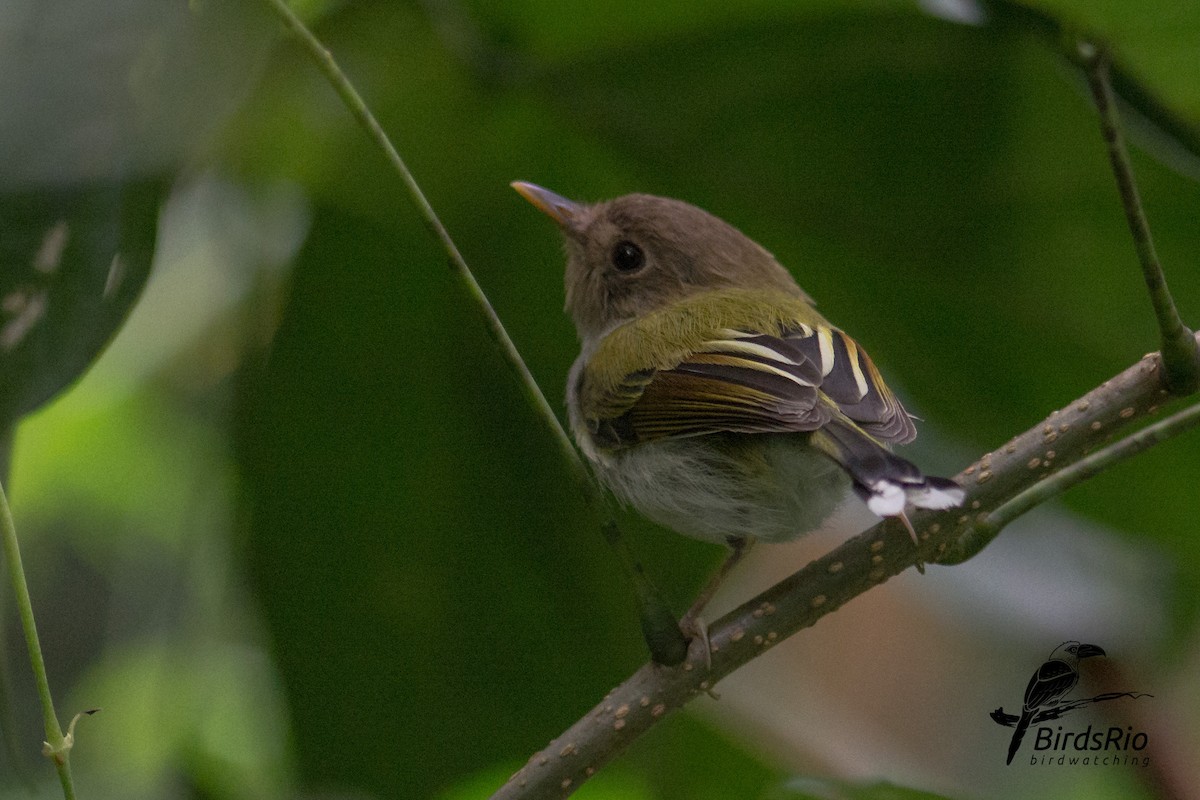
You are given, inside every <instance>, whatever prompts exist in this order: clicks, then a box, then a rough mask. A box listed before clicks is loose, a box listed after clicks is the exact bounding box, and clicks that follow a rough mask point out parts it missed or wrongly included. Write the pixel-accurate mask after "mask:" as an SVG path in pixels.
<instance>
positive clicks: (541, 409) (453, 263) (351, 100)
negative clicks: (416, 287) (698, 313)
mask: <svg viewBox="0 0 1200 800" xmlns="http://www.w3.org/2000/svg"><path fill="white" fill-rule="evenodd" d="M264 2H266V3H267V4H268V5H269V6H270V7H271V8H272V9H273V10H274V12H275V13H276V15H278V16H279V18H280V19H281V20H282V21H283V23H284V25H285V26H286V27H287V28H288V30H289V31H291V32H292V34H293V35H294V36H295V37H296V38H297V39H299V41H300V43H301V44H303V45H304V48H305V50H306V51H307V52H308V54H309V56H311V57H312V60H313V62H314V63H315V64H316V65H317V68H318V69H319V70H321V73H322V74H323V75H324V76H325V78H326V80H328V81H329V83H330V85H331V86H333V89H334V91H336V92H337V93H338V96H339V97H341V99H342V102H343V103H345V104H346V108H347V109H349V111H350V113H351V114H352V115H353V116H354V118H355V120H357V121H358V124H359V125H361V126H362V127H363V129H364V130H366V132H367V135H369V136H370V137H371V139H372V140H373V141H374V142H375V144H376V146H377V147H379V149H380V150H381V151H383V154H384V155H385V156H386V157H387V160H388V162H389V163H390V164H391V165H392V168H393V169H395V170H396V174H397V175H399V176H400V180H401V181H403V182H404V186H405V188H406V189H407V190H408V194H409V197H411V198H412V201H413V203H414V204H415V205H416V207H417V212H418V213H419V214H420V215H421V220H422V221H423V222H424V223H425V227H426V228H427V229H428V230H429V232H430V233H431V234H433V236H434V238H435V239H437V240H438V242H439V243H440V244H441V246H442V249H444V250H445V251H446V255H447V257H448V260H449V264H450V268H451V269H452V270H453V271H454V274H455V275H457V276H458V279H459V280H460V281H461V282H462V285H463V288H465V289H466V291H467V294H468V295H470V297H471V299H472V300H473V301H474V302H475V305H476V306H478V308H479V310H480V311H481V312H482V313H483V317H484V321H485V322H486V323H487V328H488V332H489V333H490V334H491V336H492V338H493V339H494V340H495V342H496V344H497V345H498V346H499V347H500V352H501V353H502V354H503V355H504V358H505V360H506V361H508V364H509V366H510V367H511V368H512V370H513V371H514V372H516V373H517V376H518V377H519V378H520V380H521V388H522V389H523V390H524V392H525V397H526V399H527V400H528V401H529V403H530V405H532V406H533V408H534V410H535V411H536V412H537V413H538V415H539V416H541V417H542V421H543V422H545V423H546V426H547V427H548V428H549V429H550V432H551V433H552V434H553V436H554V440H555V442H556V443H557V444H558V448H559V450H560V451H561V452H562V455H563V459H564V460H565V461H567V463H568V464H570V465H571V470H572V472H573V473H574V475H575V477H576V478H577V479H578V480H579V483H580V485H581V487H582V488H583V490H584V491H585V492H586V493H587V495H588V498H589V499H591V500H594V499H595V496H596V495H598V494H600V492H599V489H598V488H597V487H596V485H595V482H594V481H593V480H592V478H591V473H589V472H588V470H587V468H586V467H585V466H584V464H583V461H582V460H581V459H580V458H579V454H578V453H577V452H576V451H575V446H574V445H572V444H571V438H570V437H569V436H567V432H566V431H565V430H563V426H562V423H560V422H559V421H558V416H557V415H556V414H555V413H554V410H553V409H551V408H550V403H548V402H547V401H546V396H545V395H544V394H542V390H541V388H540V387H539V386H538V383H537V380H535V379H534V377H533V373H531V372H530V371H529V367H528V366H526V365H525V361H524V359H522V358H521V354H520V353H519V352H518V351H517V346H516V345H515V344H513V341H512V338H511V337H510V336H509V335H508V331H507V330H505V328H504V323H503V322H501V321H500V317H499V315H497V314H496V310H495V309H494V308H492V304H491V301H489V300H488V298H487V295H485V294H484V293H483V289H482V287H480V285H479V282H478V281H477V280H475V275H474V273H472V272H471V268H470V267H468V266H467V262H466V261H465V260H464V259H463V257H462V254H461V253H460V252H459V251H458V245H456V244H455V243H454V240H453V239H452V238H450V233H449V232H448V231H447V230H446V226H445V225H443V224H442V221H441V219H440V218H439V217H438V215H437V212H436V211H434V210H433V206H431V205H430V204H429V200H428V199H427V198H426V197H425V193H424V192H423V191H421V187H420V186H419V185H418V184H417V180H416V178H414V177H413V174H412V173H411V172H410V171H409V169H408V165H406V164H405V163H404V159H403V158H401V157H400V153H399V152H397V150H396V148H395V147H394V146H393V145H392V142H391V140H390V139H389V138H388V135H387V133H385V132H384V130H383V126H382V125H380V124H379V121H378V120H377V119H375V115H374V114H372V113H371V110H370V109H369V108H367V104H366V103H365V102H364V101H363V99H362V96H361V95H359V93H358V90H357V89H355V88H354V86H353V84H351V83H350V79H349V78H347V77H346V75H345V73H343V72H342V70H341V68H340V67H339V66H338V65H337V62H336V61H335V60H334V58H333V54H332V53H331V52H329V50H328V49H327V48H326V47H325V46H324V45H323V44H321V41H320V40H319V39H317V37H316V36H314V35H313V34H312V32H311V31H310V30H309V29H308V28H307V27H305V25H304V23H303V22H302V21H301V20H300V18H299V17H297V16H296V15H295V13H293V12H292V10H291V8H289V7H288V5H287V3H286V2H285V0H264Z"/></svg>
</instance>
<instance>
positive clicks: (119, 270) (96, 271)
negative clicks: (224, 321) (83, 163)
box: [0, 183, 163, 424]
mask: <svg viewBox="0 0 1200 800" xmlns="http://www.w3.org/2000/svg"><path fill="white" fill-rule="evenodd" d="M162 198H163V192H162V188H161V186H160V185H159V184H157V183H131V184H127V185H124V186H117V185H102V186H88V187H77V188H74V189H56V190H43V191H37V192H21V193H12V194H6V195H4V196H2V197H0V297H3V301H2V306H0V314H2V315H3V316H2V317H0V319H2V324H0V422H6V423H9V424H11V422H12V420H14V419H15V418H16V417H18V416H20V415H22V414H27V413H29V412H30V411H32V410H33V409H34V408H36V407H37V406H39V405H41V404H42V403H44V402H45V401H46V400H48V399H50V398H51V397H52V396H54V395H55V394H56V393H58V392H59V391H61V390H62V389H63V388H64V387H66V386H67V385H68V384H70V383H71V382H72V381H74V380H75V379H76V378H78V377H79V375H80V374H81V373H82V372H83V371H84V370H85V369H86V368H87V366H88V365H89V364H90V363H91V362H92V360H93V359H94V358H95V357H96V355H97V354H98V353H99V352H100V351H101V350H102V349H103V347H104V345H105V344H106V343H107V342H108V341H109V340H110V339H111V338H112V336H113V334H114V333H115V332H116V330H117V328H118V327H119V326H120V324H121V322H122V321H123V320H124V319H125V316H126V315H127V314H128V313H129V309H130V308H131V307H132V306H133V304H134V302H135V301H136V300H137V298H138V296H139V294H140V293H141V291H142V287H143V286H144V285H145V283H146V279H147V277H148V276H149V274H150V263H151V259H152V257H153V255H154V240H155V229H156V225H157V221H158V207H159V204H160V203H161V201H162Z"/></svg>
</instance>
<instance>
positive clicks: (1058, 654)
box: [1050, 642, 1108, 661]
mask: <svg viewBox="0 0 1200 800" xmlns="http://www.w3.org/2000/svg"><path fill="white" fill-rule="evenodd" d="M1103 655H1108V654H1107V653H1105V652H1104V648H1102V647H1100V646H1098V645H1094V644H1081V643H1079V642H1063V643H1062V644H1060V645H1059V646H1058V647H1056V648H1054V652H1053V653H1051V654H1050V658H1052V659H1054V658H1061V659H1063V660H1075V661H1077V660H1079V659H1081V658H1091V657H1092V656H1103Z"/></svg>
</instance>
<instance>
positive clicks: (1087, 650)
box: [1076, 644, 1108, 658]
mask: <svg viewBox="0 0 1200 800" xmlns="http://www.w3.org/2000/svg"><path fill="white" fill-rule="evenodd" d="M1076 655H1077V656H1078V657H1079V658H1088V657H1090V656H1106V655H1108V653H1106V652H1104V648H1103V647H1099V646H1098V645H1094V644H1081V645H1079V651H1078V652H1077V653H1076Z"/></svg>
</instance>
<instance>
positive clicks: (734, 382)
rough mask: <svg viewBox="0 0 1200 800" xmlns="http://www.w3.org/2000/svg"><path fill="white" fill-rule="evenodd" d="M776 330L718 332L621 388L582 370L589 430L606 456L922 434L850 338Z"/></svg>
mask: <svg viewBox="0 0 1200 800" xmlns="http://www.w3.org/2000/svg"><path fill="white" fill-rule="evenodd" d="M764 327H765V326H764ZM772 327H774V328H775V329H774V330H771V331H769V332H766V333H764V332H762V331H758V330H753V329H734V328H722V329H717V330H714V331H711V332H710V335H708V336H706V337H701V338H699V339H695V340H693V341H690V342H689V343H688V347H687V348H686V351H680V350H677V351H676V352H675V353H674V354H673V357H671V356H667V357H665V358H664V357H662V356H661V355H660V356H659V360H658V363H657V364H656V366H654V367H647V368H642V369H636V370H630V371H628V372H625V373H624V374H623V375H621V376H620V377H619V378H618V379H616V380H613V379H612V378H611V376H610V377H609V378H608V380H604V377H605V376H602V375H598V374H596V373H595V372H594V371H591V370H588V369H586V368H585V370H584V371H583V374H582V377H581V381H582V382H581V386H580V397H581V400H582V411H583V417H584V420H585V422H586V424H587V426H588V429H589V431H590V432H591V433H592V435H593V436H594V437H595V438H596V441H597V443H598V444H600V445H601V446H602V447H607V448H618V447H624V446H629V445H632V444H637V443H639V442H645V441H653V440H656V439H665V438H674V437H682V436H700V435H705V434H712V433H718V432H739V433H782V432H801V431H814V430H817V429H819V428H821V427H823V426H825V425H827V424H828V423H830V422H831V421H834V420H838V421H844V420H845V419H849V420H851V421H853V423H855V424H856V425H857V426H858V427H860V428H861V429H862V430H863V431H864V432H866V433H867V434H869V435H870V436H872V437H875V438H877V439H880V440H882V441H889V442H906V441H909V440H911V439H912V438H913V437H914V436H915V435H916V429H915V428H914V426H913V423H912V420H911V418H910V417H909V415H908V413H907V412H906V411H905V410H904V408H903V407H902V406H901V405H900V402H899V401H898V400H897V399H896V397H895V395H893V394H892V392H891V390H890V389H888V387H887V385H886V384H884V382H883V378H882V377H881V376H880V374H879V371H878V370H877V369H876V368H875V365H874V364H873V363H872V362H871V360H870V358H869V357H868V356H867V354H866V353H865V352H863V351H862V349H861V348H860V347H859V346H858V345H857V343H856V342H855V341H854V340H853V339H852V338H850V337H849V336H847V335H846V334H845V333H843V332H842V331H840V330H838V329H836V328H833V327H831V326H828V325H823V324H807V323H803V322H795V321H794V322H792V323H787V322H783V323H780V324H779V325H778V326H772ZM652 332H653V331H648V332H647V333H652ZM627 333H628V332H627ZM649 345H650V349H653V345H654V343H653V342H651V343H649ZM610 363H611V362H610Z"/></svg>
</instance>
